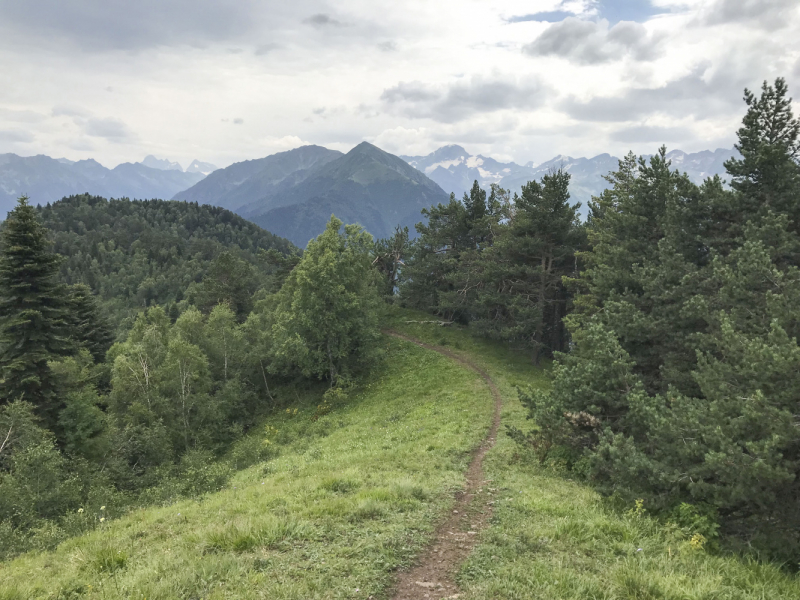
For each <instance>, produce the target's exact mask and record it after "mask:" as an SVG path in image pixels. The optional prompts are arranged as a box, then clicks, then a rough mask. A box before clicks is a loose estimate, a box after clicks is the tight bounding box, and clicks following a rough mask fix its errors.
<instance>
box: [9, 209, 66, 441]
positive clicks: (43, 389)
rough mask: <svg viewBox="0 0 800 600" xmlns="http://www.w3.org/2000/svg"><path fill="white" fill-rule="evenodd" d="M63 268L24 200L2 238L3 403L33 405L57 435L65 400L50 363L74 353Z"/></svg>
mask: <svg viewBox="0 0 800 600" xmlns="http://www.w3.org/2000/svg"><path fill="white" fill-rule="evenodd" d="M58 267H59V257H58V256H57V255H56V254H54V253H53V252H51V251H50V249H49V243H48V239H47V230H46V229H45V228H44V227H43V226H42V224H41V223H40V222H39V218H38V216H37V214H36V209H34V208H33V207H32V206H31V205H30V204H29V203H28V198H27V197H26V196H22V197H21V198H20V199H19V201H18V204H17V206H16V208H15V209H14V210H12V211H11V212H10V213H9V214H8V218H7V219H6V221H5V223H4V224H3V229H2V234H0V373H1V374H2V380H0V402H3V403H6V402H12V401H14V400H24V401H26V402H30V403H31V404H33V405H34V406H35V407H36V411H37V414H38V415H39V417H40V418H41V419H42V420H43V423H44V424H45V425H46V426H47V427H48V428H49V429H51V430H52V429H55V428H56V424H57V422H58V411H59V409H60V407H61V400H60V399H59V394H58V392H57V383H56V381H54V378H53V376H52V374H51V371H50V368H49V366H48V364H47V362H48V360H52V359H53V358H55V357H57V356H60V355H65V354H67V353H69V351H70V344H69V342H68V340H67V339H66V337H65V315H64V290H63V288H62V287H61V286H60V285H59V284H58V282H57V275H58Z"/></svg>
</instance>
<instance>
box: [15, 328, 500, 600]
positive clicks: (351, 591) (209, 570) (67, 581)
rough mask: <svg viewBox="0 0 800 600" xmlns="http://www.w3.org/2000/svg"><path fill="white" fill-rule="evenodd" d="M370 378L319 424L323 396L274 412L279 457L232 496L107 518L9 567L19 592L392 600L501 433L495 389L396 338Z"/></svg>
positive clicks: (233, 486)
mask: <svg viewBox="0 0 800 600" xmlns="http://www.w3.org/2000/svg"><path fill="white" fill-rule="evenodd" d="M386 344H387V347H388V349H389V352H388V353H387V358H386V360H385V362H384V364H383V365H382V366H381V367H380V368H379V369H377V373H376V374H375V376H374V377H373V379H372V380H371V383H370V384H368V385H366V386H365V387H363V388H360V389H356V390H354V391H353V393H351V395H350V397H349V399H347V400H346V401H344V402H343V403H341V404H340V405H338V406H335V407H334V408H333V410H332V411H331V412H330V413H328V414H326V415H323V416H321V417H320V418H318V419H315V418H314V416H315V414H318V405H319V404H320V402H321V397H320V396H321V394H320V393H317V394H309V395H308V396H307V397H306V398H301V399H300V403H299V404H298V405H296V407H299V408H298V411H297V413H296V414H295V413H294V410H293V409H292V410H290V411H288V412H287V411H283V412H281V413H280V414H279V415H276V416H275V417H273V418H271V419H270V420H269V422H268V423H267V424H266V425H267V427H265V428H264V429H263V430H261V431H262V432H263V433H261V432H259V434H258V435H259V436H260V437H262V438H264V439H269V441H270V443H271V444H272V445H273V446H275V447H276V449H277V452H276V454H277V457H276V458H274V459H272V460H270V461H268V462H265V463H261V464H258V465H256V466H254V467H252V468H249V469H245V470H243V471H240V472H239V473H237V474H236V475H235V476H234V477H233V479H232V480H231V481H230V482H229V483H228V484H227V485H226V488H225V489H224V490H222V491H220V492H217V493H213V494H207V495H205V496H202V497H199V498H197V499H195V500H190V501H180V502H177V503H175V504H172V505H170V506H167V507H162V508H151V509H145V510H137V511H134V512H132V513H130V514H128V515H126V516H123V517H121V518H119V519H116V520H111V521H107V522H106V523H104V524H103V526H102V527H101V528H100V529H98V530H96V531H94V532H91V533H89V534H86V535H83V536H80V537H76V538H72V539H70V540H67V541H66V542H64V543H62V544H61V545H60V546H59V547H58V548H57V549H56V550H55V551H53V552H44V553H28V554H24V555H21V556H19V557H18V558H16V559H15V560H12V561H9V562H7V563H4V564H0V600H7V599H10V598H24V599H26V600H27V599H33V598H50V599H55V598H59V599H65V598H81V599H83V598H86V599H104V600H105V599H108V598H131V599H134V598H135V599H138V600H141V599H143V598H147V599H148V600H156V599H164V600H167V599H169V600H173V599H175V598H186V599H189V598H197V599H199V598H208V599H212V598H213V599H217V598H270V599H284V598H286V599H289V598H297V599H301V598H302V599H310V598H364V599H366V598H368V597H369V596H370V595H372V596H375V597H378V598H380V597H385V596H386V594H387V590H388V589H389V587H390V586H391V585H392V582H393V574H394V571H395V570H397V569H398V568H401V567H403V566H405V565H408V564H409V563H410V562H411V561H412V560H413V558H414V556H416V554H417V553H418V552H419V550H420V548H421V547H422V546H423V545H424V544H425V543H426V541H427V540H428V539H429V537H430V534H431V532H432V529H433V525H434V523H435V521H436V519H437V518H438V517H439V516H440V515H441V514H443V513H444V512H445V511H447V509H448V507H449V506H450V504H451V502H452V492H453V490H454V489H456V488H458V487H460V486H461V485H462V484H463V481H464V476H463V474H464V471H465V470H466V467H467V464H468V461H469V453H470V451H471V450H472V449H473V448H474V447H475V446H476V445H477V444H478V443H479V442H480V440H481V439H482V438H483V436H484V435H485V434H486V431H487V429H488V426H489V423H490V419H491V413H492V408H493V407H492V399H491V395H490V393H489V391H488V389H487V387H486V385H485V384H484V383H483V382H482V381H481V380H480V379H479V378H478V377H477V376H476V375H475V374H473V373H472V372H470V371H468V370H466V369H464V368H463V367H461V366H459V365H457V364H455V363H454V362H453V361H451V360H448V359H446V358H443V357H441V356H439V355H436V354H434V353H431V352H428V351H425V350H423V349H421V348H418V347H416V346H414V345H413V344H409V343H406V342H401V341H398V340H394V339H389V338H387V339H386Z"/></svg>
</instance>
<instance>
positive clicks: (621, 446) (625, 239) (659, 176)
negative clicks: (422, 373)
mask: <svg viewBox="0 0 800 600" xmlns="http://www.w3.org/2000/svg"><path fill="white" fill-rule="evenodd" d="M745 101H746V103H747V105H748V111H747V114H746V116H745V118H744V125H743V127H742V128H741V129H740V130H739V144H738V145H737V148H738V149H739V150H740V152H741V153H742V158H741V159H735V160H732V161H730V162H729V163H728V164H727V166H728V169H729V172H730V173H731V175H732V176H733V182H732V188H733V189H732V190H725V189H724V188H722V186H721V183H720V182H719V180H710V181H707V182H706V183H705V184H704V185H703V186H700V187H697V186H694V185H692V184H691V183H690V182H689V181H688V179H687V178H686V177H685V176H682V175H680V174H678V173H677V172H674V171H672V170H671V169H670V165H669V163H668V162H667V161H666V157H665V151H664V149H662V150H661V152H660V153H659V154H657V155H655V156H654V157H652V158H651V160H650V161H649V163H647V162H645V161H644V160H642V159H639V160H638V161H636V160H635V159H634V157H632V156H629V157H627V158H626V159H625V160H624V161H621V162H620V170H619V171H618V172H617V173H613V174H612V175H611V176H610V177H609V181H610V182H611V183H612V184H613V187H612V188H611V189H610V190H608V191H606V192H605V193H604V194H603V195H602V196H601V197H600V198H598V199H597V200H596V202H593V203H592V207H591V208H592V215H591V220H590V223H589V228H588V236H589V243H590V246H591V250H590V251H589V252H586V253H584V254H583V260H584V263H585V265H586V268H585V269H584V271H583V272H581V274H580V277H579V278H577V279H575V280H573V281H572V283H571V285H572V286H573V287H574V288H575V289H576V290H578V292H579V295H578V297H577V298H576V300H575V312H574V313H573V314H572V315H570V316H569V318H568V324H569V327H570V330H571V332H572V335H573V340H574V343H575V348H574V350H573V352H572V353H570V354H569V355H566V356H562V357H560V358H559V364H558V365H557V366H556V368H555V371H554V376H555V377H554V383H553V390H552V392H550V393H548V394H546V395H541V394H539V395H536V396H531V397H530V398H527V404H528V408H529V414H530V417H531V418H532V419H533V420H534V421H535V422H536V423H537V425H538V429H537V430H534V432H532V433H531V434H530V435H528V436H527V437H526V436H524V435H522V436H521V437H520V436H518V437H520V439H521V440H524V439H533V440H546V439H548V438H547V436H548V435H549V436H550V438H552V437H553V433H552V432H559V435H561V439H560V440H558V439H555V440H552V443H553V444H562V445H567V446H572V447H575V444H576V441H577V440H585V448H586V449H585V460H584V461H583V465H584V466H588V474H589V476H590V477H591V478H592V480H593V481H594V482H595V484H596V485H598V486H599V488H600V489H601V490H603V491H605V492H607V493H612V492H613V493H616V494H617V495H619V496H621V497H623V498H626V499H627V500H628V501H632V499H634V498H637V497H641V498H644V499H645V500H646V501H647V503H648V505H649V506H651V507H653V509H654V510H656V511H664V512H665V514H672V515H673V517H674V518H675V519H677V520H678V521H682V522H686V521H687V520H688V521H693V523H694V524H693V525H692V527H694V528H695V530H696V531H695V534H696V536H697V537H696V538H695V541H694V546H696V547H697V548H702V547H706V546H707V544H712V545H713V543H714V538H715V537H716V534H717V529H716V524H717V523H719V524H720V526H721V531H722V532H724V533H728V534H737V537H738V539H740V540H743V541H744V540H746V543H747V544H748V545H750V546H753V547H757V548H759V549H761V550H764V551H766V552H768V553H771V554H772V555H774V556H780V557H783V558H786V559H791V560H794V559H796V557H797V556H798V555H799V553H800V527H798V522H800V512H799V511H798V508H797V503H796V502H795V501H794V500H793V499H794V498H796V497H797V495H798V493H800V430H798V428H797V413H798V404H797V398H798V396H799V395H800V380H799V379H798V372H800V347H798V344H797V339H798V335H800V269H798V267H800V263H798V262H797V258H798V257H800V254H798V249H800V235H798V234H799V233H800V231H799V230H797V228H796V225H795V224H796V223H797V217H798V216H800V175H799V174H800V170H799V168H798V164H797V158H798V157H797V153H798V142H797V138H798V131H799V130H800V124H798V122H797V120H796V119H794V117H793V116H792V113H791V110H790V100H788V99H787V98H786V86H785V83H784V82H783V80H781V79H779V80H777V81H776V83H775V86H774V87H773V86H769V85H767V84H766V83H765V84H764V88H763V92H762V95H761V97H760V98H756V97H755V96H754V95H753V94H751V93H750V92H749V91H746V92H745ZM581 414H586V415H588V416H590V417H591V418H592V419H593V421H592V422H593V423H594V426H593V428H592V430H591V431H586V430H581V427H579V426H577V425H576V422H575V420H576V415H581ZM559 416H560V418H559ZM584 420H585V419H584ZM545 428H547V429H548V431H549V432H547V433H546V432H545ZM689 505H692V506H695V507H699V506H702V507H704V508H703V511H704V512H703V513H697V515H695V516H694V517H691V514H690V513H691V510H694V509H689V508H687V507H688V506H689ZM697 510H700V509H697ZM690 517H691V518H690ZM704 519H705V521H704ZM701 521H702V522H703V523H705V524H704V525H703V524H702V523H701ZM728 543H736V542H735V541H734V539H733V538H731V537H730V536H729V537H728Z"/></svg>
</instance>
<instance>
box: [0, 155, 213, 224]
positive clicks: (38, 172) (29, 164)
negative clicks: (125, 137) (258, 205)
mask: <svg viewBox="0 0 800 600" xmlns="http://www.w3.org/2000/svg"><path fill="white" fill-rule="evenodd" d="M164 163H166V165H165V164H164ZM176 166H177V168H176ZM193 167H194V168H193ZM213 170H214V167H213V165H210V164H208V163H200V162H199V161H194V162H193V163H192V165H191V166H190V167H189V169H187V171H185V172H184V171H183V169H182V168H181V167H180V165H178V163H170V162H169V161H166V160H161V161H160V160H159V159H157V158H155V157H153V156H148V157H147V158H145V160H144V161H142V162H140V163H122V164H120V165H117V166H116V167H114V168H113V169H107V168H106V167H104V166H103V165H101V164H100V163H99V162H97V161H96V160H93V159H88V160H79V161H77V162H76V161H71V160H67V159H66V158H57V159H56V158H50V157H49V156H44V155H42V154H40V155H38V156H24V157H23V156H17V155H16V154H0V220H2V219H3V218H5V215H6V212H7V211H9V210H11V209H12V208H14V206H15V205H16V202H17V198H18V197H19V196H21V195H23V194H25V195H27V196H29V197H30V198H31V200H32V202H33V203H34V204H46V203H48V202H55V201H56V200H60V199H61V198H63V197H64V196H70V195H73V194H83V193H89V194H93V195H96V196H103V197H105V198H123V197H127V198H140V199H145V198H171V197H172V196H173V195H175V193H176V192H179V191H181V190H185V189H186V188H188V187H190V186H192V185H194V184H196V183H197V182H198V181H200V180H201V179H203V178H205V176H206V171H207V172H211V171H213Z"/></svg>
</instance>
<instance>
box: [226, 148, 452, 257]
mask: <svg viewBox="0 0 800 600" xmlns="http://www.w3.org/2000/svg"><path fill="white" fill-rule="evenodd" d="M439 202H447V194H445V192H444V191H443V190H442V189H441V188H440V187H439V186H438V185H437V184H436V183H434V182H433V181H431V180H430V179H429V178H428V177H426V176H425V175H424V174H423V173H421V172H420V171H418V170H416V169H414V168H413V167H411V166H410V165H408V164H407V163H406V162H405V161H403V160H402V159H400V158H398V157H397V156H394V155H392V154H389V153H388V152H384V151H383V150H381V149H380V148H377V147H376V146H373V145H372V144H369V143H367V142H362V143H361V144H359V145H358V146H356V147H355V148H353V149H352V150H351V151H350V152H348V153H347V154H346V155H344V156H342V157H340V158H338V159H336V160H333V161H331V162H329V163H327V164H326V165H324V166H322V167H320V168H318V169H316V170H314V171H313V172H311V173H310V174H309V175H308V176H307V177H306V178H305V179H304V180H303V181H301V182H299V183H298V184H296V185H294V186H292V187H291V188H289V189H287V190H285V191H283V192H281V193H280V194H277V195H275V196H274V197H272V198H269V199H267V200H266V201H261V202H258V203H254V204H251V205H248V206H245V207H242V208H241V209H239V212H240V213H241V214H243V215H245V216H247V218H249V219H251V220H252V221H254V222H255V223H258V224H259V225H261V226H262V227H264V228H265V229H268V230H270V231H274V232H276V233H279V234H280V235H283V236H285V237H287V238H289V239H290V240H291V241H292V242H294V243H295V244H297V245H299V246H301V247H303V246H305V244H306V243H307V242H308V240H309V239H311V238H312V237H314V236H315V235H317V234H318V233H319V232H321V231H322V230H323V229H324V227H325V223H326V222H327V221H328V219H330V216H331V214H335V215H336V216H337V217H339V218H340V219H342V220H343V221H344V222H345V223H359V224H361V225H363V226H364V227H365V228H366V230H367V231H369V232H370V233H371V234H372V235H373V236H375V237H378V238H380V237H387V236H389V235H391V233H392V231H393V230H394V227H395V226H396V225H400V226H409V228H410V229H411V230H412V232H413V231H414V224H415V223H418V222H419V221H421V220H422V217H421V215H420V211H421V210H422V209H423V208H428V207H430V206H431V205H433V204H438V203H439Z"/></svg>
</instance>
